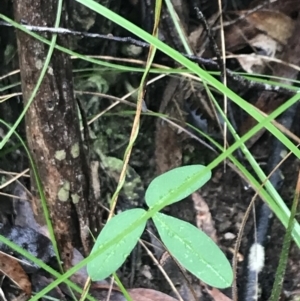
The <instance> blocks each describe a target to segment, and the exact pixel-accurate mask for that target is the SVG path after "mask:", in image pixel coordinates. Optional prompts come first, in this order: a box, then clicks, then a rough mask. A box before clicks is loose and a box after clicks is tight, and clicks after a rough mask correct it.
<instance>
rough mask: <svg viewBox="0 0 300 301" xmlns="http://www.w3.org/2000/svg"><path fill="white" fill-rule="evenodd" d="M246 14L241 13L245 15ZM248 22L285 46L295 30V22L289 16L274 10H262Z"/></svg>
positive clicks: (249, 18) (249, 17)
mask: <svg viewBox="0 0 300 301" xmlns="http://www.w3.org/2000/svg"><path fill="white" fill-rule="evenodd" d="M244 13H245V12H240V14H244ZM246 20H247V21H248V22H249V23H250V24H251V25H253V26H255V27H256V28H257V29H259V30H261V31H263V32H265V33H266V34H267V35H268V36H269V37H271V38H273V39H274V40H276V41H278V42H280V43H281V44H283V45H285V44H286V43H287V40H288V38H289V37H290V36H291V34H292V32H293V30H294V26H295V25H294V21H293V20H292V19H291V18H290V17H289V16H287V15H285V14H283V13H281V12H279V11H273V10H260V11H257V12H255V13H253V14H250V15H249V16H247V17H246Z"/></svg>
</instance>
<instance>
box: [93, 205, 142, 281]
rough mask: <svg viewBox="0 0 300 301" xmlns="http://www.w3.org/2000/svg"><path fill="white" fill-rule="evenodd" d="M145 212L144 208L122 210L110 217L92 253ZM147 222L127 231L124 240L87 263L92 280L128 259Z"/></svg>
mask: <svg viewBox="0 0 300 301" xmlns="http://www.w3.org/2000/svg"><path fill="white" fill-rule="evenodd" d="M144 213H145V210H143V209H132V210H127V211H125V212H122V213H120V214H118V215H116V216H114V217H113V218H112V219H110V220H109V221H108V222H107V224H106V225H105V227H104V228H103V229H102V231H101V233H100V235H99V236H98V238H97V240H96V243H95V245H94V247H93V249H92V252H91V254H93V253H95V252H96V251H99V249H101V248H102V247H103V245H104V244H105V243H107V242H108V241H109V240H112V239H113V238H114V237H116V236H117V235H119V234H120V233H122V232H123V231H124V228H126V227H127V226H128V225H130V224H132V223H133V222H134V221H135V220H136V219H138V218H140V217H141V216H142V215H143V214H144ZM145 226H146V222H144V223H142V224H140V225H138V226H137V227H136V228H135V229H134V230H133V231H132V232H129V233H126V234H125V235H124V237H123V239H122V240H120V241H118V242H117V243H116V244H114V245H112V246H111V247H110V248H108V249H107V250H105V251H104V252H102V253H101V254H100V255H99V256H98V257H96V258H95V259H94V260H91V261H90V262H89V263H88V264H87V272H88V274H89V276H90V277H91V279H92V280H94V281H97V280H102V279H104V278H106V277H108V276H109V275H110V274H112V273H113V272H115V271H116V270H117V269H118V268H119V267H120V266H121V265H122V264H123V263H124V261H125V260H126V258H127V256H128V255H129V253H130V252H131V251H132V249H133V248H134V246H135V245H136V243H137V241H138V239H139V238H140V236H141V235H142V233H143V231H144V229H145Z"/></svg>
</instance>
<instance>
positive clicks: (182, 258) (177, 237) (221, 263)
mask: <svg viewBox="0 0 300 301" xmlns="http://www.w3.org/2000/svg"><path fill="white" fill-rule="evenodd" d="M153 221H154V223H155V226H156V228H157V230H158V232H159V235H160V238H161V239H162V241H163V243H164V244H165V245H166V247H167V249H168V250H169V252H170V253H171V254H172V255H173V256H174V257H175V258H176V259H177V260H178V262H179V263H180V264H181V265H182V266H183V267H184V268H186V269H187V270H188V271H190V272H191V273H192V274H194V275H195V276H196V277H197V278H199V279H201V280H202V281H203V282H205V283H207V284H209V285H211V286H213V287H218V288H226V287H229V286H230V285H231V283H232V281H233V272H232V268H231V266H230V263H229V261H228V260H227V258H226V257H225V255H224V253H223V252H222V251H221V250H220V249H219V247H218V246H217V245H216V244H215V243H214V242H213V241H212V240H211V239H210V238H209V237H208V236H207V235H206V234H205V233H204V232H202V231H200V230H199V229H197V228H196V227H194V226H193V225H191V224H189V223H187V222H184V221H182V220H179V219H177V218H174V217H170V216H167V215H165V214H162V213H159V212H157V213H156V214H155V215H154V216H153Z"/></svg>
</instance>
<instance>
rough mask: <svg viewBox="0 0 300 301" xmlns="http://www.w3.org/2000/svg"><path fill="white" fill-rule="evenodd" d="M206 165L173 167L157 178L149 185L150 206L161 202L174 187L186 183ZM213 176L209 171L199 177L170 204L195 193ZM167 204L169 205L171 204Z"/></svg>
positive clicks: (147, 198)
mask: <svg viewBox="0 0 300 301" xmlns="http://www.w3.org/2000/svg"><path fill="white" fill-rule="evenodd" d="M204 168H205V166H203V165H189V166H182V167H179V168H175V169H172V170H170V171H168V172H166V173H164V174H162V175H160V176H158V177H157V178H155V179H154V180H153V181H152V182H151V183H150V185H149V187H148V189H147V191H146V195H145V201H146V203H147V205H148V206H149V207H152V206H153V205H154V204H156V203H157V202H159V200H160V199H162V198H163V197H164V196H165V195H167V194H168V193H170V192H171V191H172V189H174V188H175V187H178V186H179V185H180V184H182V183H184V182H185V181H186V180H188V179H189V178H192V177H193V176H194V175H195V174H197V173H199V171H201V170H204ZM210 178H211V172H207V173H205V174H204V176H200V177H198V179H197V180H198V181H197V182H195V183H194V184H193V185H190V186H188V187H186V189H183V190H182V191H181V193H180V194H179V195H178V196H177V197H176V198H173V199H172V201H171V202H170V204H174V203H176V202H178V201H180V200H182V199H184V198H186V197H187V196H188V195H190V194H191V193H193V192H194V191H195V190H197V189H198V188H200V187H202V186H203V185H204V184H205V183H206V182H207V181H208V180H209V179H210ZM170 204H167V205H170Z"/></svg>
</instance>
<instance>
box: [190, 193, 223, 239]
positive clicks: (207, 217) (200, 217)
mask: <svg viewBox="0 0 300 301" xmlns="http://www.w3.org/2000/svg"><path fill="white" fill-rule="evenodd" d="M192 200H193V202H194V208H195V212H196V225H197V227H198V228H199V229H201V230H202V231H203V232H204V233H205V234H207V235H208V236H209V237H210V238H211V239H212V240H213V241H214V242H217V241H218V238H217V234H216V233H217V231H216V229H215V225H214V221H213V219H212V216H211V213H210V210H209V207H208V205H207V204H206V202H205V201H204V199H203V198H202V197H201V195H200V194H199V193H197V192H194V193H193V194H192Z"/></svg>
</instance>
